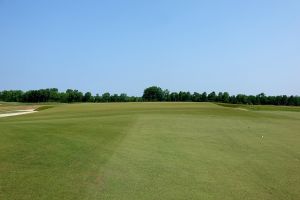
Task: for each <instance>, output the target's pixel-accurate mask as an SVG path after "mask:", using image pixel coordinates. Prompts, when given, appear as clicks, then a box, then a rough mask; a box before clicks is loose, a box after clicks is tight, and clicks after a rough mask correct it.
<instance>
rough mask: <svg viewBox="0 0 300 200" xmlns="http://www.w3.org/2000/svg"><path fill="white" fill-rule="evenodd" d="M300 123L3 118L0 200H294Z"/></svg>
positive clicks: (267, 117) (131, 115)
mask: <svg viewBox="0 0 300 200" xmlns="http://www.w3.org/2000/svg"><path fill="white" fill-rule="evenodd" d="M299 120H300V113H299V112H283V111H276V112H256V111H253V110H249V111H248V112H245V111H243V110H238V109H235V108H229V107H223V106H218V105H215V104H210V103H124V104H122V103H118V104H73V105H60V106H56V107H54V108H51V109H47V110H42V111H40V112H38V113H34V114H30V115H24V116H17V117H10V118H2V119H0V138H1V140H0V199H24V200H25V199H31V200H32V199H39V200H40V199H72V200H73V199H80V200H81V199H118V200H119V199H130V200H134V199H139V200H140V199H164V200H168V199H225V200H226V199H230V200H232V199H270V200H271V199H272V200H274V199H275V200H276V199H295V200H296V199H300V190H299V188H300V168H299V166H300V154H299V152H300V145H299V144H300V131H299V130H300V123H299V122H300V121H299ZM262 136H263V138H262Z"/></svg>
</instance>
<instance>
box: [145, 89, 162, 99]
mask: <svg viewBox="0 0 300 200" xmlns="http://www.w3.org/2000/svg"><path fill="white" fill-rule="evenodd" d="M163 99H164V92H163V90H162V89H161V88H160V87H156V86H152V87H149V88H146V89H145V90H144V94H143V100H145V101H162V100H163Z"/></svg>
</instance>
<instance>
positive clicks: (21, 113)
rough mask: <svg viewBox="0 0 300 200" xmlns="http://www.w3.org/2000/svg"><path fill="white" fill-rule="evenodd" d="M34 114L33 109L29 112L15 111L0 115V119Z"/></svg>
mask: <svg viewBox="0 0 300 200" xmlns="http://www.w3.org/2000/svg"><path fill="white" fill-rule="evenodd" d="M35 112H37V111H34V109H30V110H15V112H11V113H5V114H0V118H1V117H11V116H17V115H26V114H30V113H35Z"/></svg>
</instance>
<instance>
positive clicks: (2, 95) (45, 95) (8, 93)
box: [0, 88, 142, 103]
mask: <svg viewBox="0 0 300 200" xmlns="http://www.w3.org/2000/svg"><path fill="white" fill-rule="evenodd" d="M0 101H6V102H26V103H42V102H61V103H75V102H95V103H98V102H99V103H100V102H136V101H142V98H141V97H134V96H127V94H120V95H118V94H114V95H111V94H110V93H108V92H106V93H104V94H102V95H99V94H97V95H95V96H93V95H92V93H91V92H86V93H82V92H80V91H78V90H72V89H67V90H66V91H65V92H59V91H58V89H57V88H48V89H40V90H29V91H26V92H23V91H22V90H4V91H0Z"/></svg>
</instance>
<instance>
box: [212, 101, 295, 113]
mask: <svg viewBox="0 0 300 200" xmlns="http://www.w3.org/2000/svg"><path fill="white" fill-rule="evenodd" d="M216 105H219V106H223V107H229V108H243V109H247V110H253V111H296V112H300V107H299V106H273V105H245V104H228V103H216Z"/></svg>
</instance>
